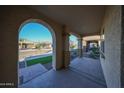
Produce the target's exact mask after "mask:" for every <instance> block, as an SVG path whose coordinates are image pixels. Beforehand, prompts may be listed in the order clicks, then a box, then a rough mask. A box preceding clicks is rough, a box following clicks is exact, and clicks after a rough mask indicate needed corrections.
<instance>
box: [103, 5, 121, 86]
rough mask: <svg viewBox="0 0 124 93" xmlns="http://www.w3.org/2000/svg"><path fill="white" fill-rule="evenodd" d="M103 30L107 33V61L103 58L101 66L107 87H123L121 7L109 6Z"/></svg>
mask: <svg viewBox="0 0 124 93" xmlns="http://www.w3.org/2000/svg"><path fill="white" fill-rule="evenodd" d="M103 29H104V31H105V59H102V58H101V64H102V68H103V72H104V75H105V79H106V83H107V87H121V86H120V55H121V53H120V51H121V50H120V44H121V41H120V40H121V6H108V7H107V8H106V11H105V16H104V21H103V27H102V29H101V30H103Z"/></svg>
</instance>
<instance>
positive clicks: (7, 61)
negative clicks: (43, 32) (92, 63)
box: [0, 6, 63, 87]
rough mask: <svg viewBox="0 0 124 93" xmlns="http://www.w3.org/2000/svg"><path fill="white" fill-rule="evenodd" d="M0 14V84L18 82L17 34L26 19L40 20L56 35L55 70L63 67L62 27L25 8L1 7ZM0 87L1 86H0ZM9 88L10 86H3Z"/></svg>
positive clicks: (15, 83) (15, 85)
mask: <svg viewBox="0 0 124 93" xmlns="http://www.w3.org/2000/svg"><path fill="white" fill-rule="evenodd" d="M0 8H1V14H0V32H1V34H0V41H1V42H0V43H1V44H0V52H1V53H0V57H1V58H0V82H10V83H14V86H12V87H17V81H18V78H17V77H18V76H17V74H18V71H17V69H18V68H17V66H18V34H19V32H18V31H19V27H20V25H21V24H22V23H23V22H24V21H26V20H28V19H41V20H43V21H45V22H46V23H48V24H49V25H50V26H51V27H52V28H53V30H54V31H55V34H56V43H57V44H56V49H57V50H56V55H57V57H56V61H57V63H56V69H59V68H61V67H62V66H63V62H62V61H63V60H62V56H63V54H62V51H63V47H62V40H63V39H62V30H63V28H62V26H61V25H60V24H58V23H56V22H55V21H53V20H52V19H49V18H47V17H46V16H44V15H42V14H40V13H38V12H37V11H34V10H32V9H30V8H27V7H25V6H1V7H0ZM0 87H1V86H0ZM5 87H10V86H5Z"/></svg>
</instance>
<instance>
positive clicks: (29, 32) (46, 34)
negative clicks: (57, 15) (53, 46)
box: [19, 23, 52, 42]
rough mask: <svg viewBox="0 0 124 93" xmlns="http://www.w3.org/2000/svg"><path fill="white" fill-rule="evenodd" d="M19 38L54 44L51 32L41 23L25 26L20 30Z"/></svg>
mask: <svg viewBox="0 0 124 93" xmlns="http://www.w3.org/2000/svg"><path fill="white" fill-rule="evenodd" d="M19 38H25V39H28V40H31V41H35V42H44V41H49V42H52V35H51V32H50V31H49V30H48V29H47V28H46V27H45V26H43V25H42V24H39V23H27V24H25V25H24V26H23V27H22V28H21V30H20V33H19Z"/></svg>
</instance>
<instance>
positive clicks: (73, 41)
mask: <svg viewBox="0 0 124 93" xmlns="http://www.w3.org/2000/svg"><path fill="white" fill-rule="evenodd" d="M69 51H70V60H71V61H72V60H73V59H75V58H76V57H77V56H78V40H77V37H76V36H75V35H72V34H71V35H70V36H69Z"/></svg>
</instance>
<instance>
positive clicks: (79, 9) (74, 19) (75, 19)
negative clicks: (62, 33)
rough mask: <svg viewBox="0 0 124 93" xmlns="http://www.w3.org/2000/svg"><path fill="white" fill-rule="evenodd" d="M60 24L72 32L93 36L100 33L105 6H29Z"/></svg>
mask: <svg viewBox="0 0 124 93" xmlns="http://www.w3.org/2000/svg"><path fill="white" fill-rule="evenodd" d="M31 8H33V9H35V10H37V11H39V12H41V13H43V14H44V15H46V16H48V17H50V18H51V19H53V20H55V21H57V22H58V23H60V24H63V25H67V26H68V27H69V29H70V30H71V31H72V32H75V33H77V34H81V35H84V36H86V35H93V34H98V33H99V32H100V28H101V25H102V21H103V16H104V10H105V6H95V5H94V6H86V5H80V6H79V5H78V6H76V5H75V6H73V5H70V6H69V5H68V6H66V5H63V6H62V5H61V6H50V5H41V6H31Z"/></svg>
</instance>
